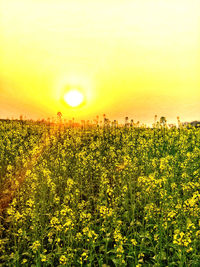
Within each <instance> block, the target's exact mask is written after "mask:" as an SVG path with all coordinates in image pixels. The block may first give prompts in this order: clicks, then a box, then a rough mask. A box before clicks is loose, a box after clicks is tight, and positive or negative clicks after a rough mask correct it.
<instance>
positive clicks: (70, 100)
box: [64, 89, 84, 107]
mask: <svg viewBox="0 0 200 267" xmlns="http://www.w3.org/2000/svg"><path fill="white" fill-rule="evenodd" d="M83 99H84V97H83V94H82V93H81V92H80V91H78V90H76V89H73V90H70V91H69V92H67V93H66V94H65V95H64V100H65V102H66V103H67V104H68V105H70V106H71V107H77V106H79V105H80V104H81V103H82V102H83Z"/></svg>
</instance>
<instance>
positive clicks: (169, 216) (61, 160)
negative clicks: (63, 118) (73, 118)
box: [0, 122, 200, 267]
mask: <svg viewBox="0 0 200 267" xmlns="http://www.w3.org/2000/svg"><path fill="white" fill-rule="evenodd" d="M41 146H43V149H42V150H41V149H40V148H41ZM35 151H39V152H40V154H39V156H37V160H35V161H34V164H27V162H29V161H31V160H33V158H34V155H35ZM0 160H1V161H0V185H2V188H3V184H4V183H6V181H7V180H12V181H13V182H15V183H18V174H19V172H20V170H21V169H24V170H25V179H24V181H23V183H21V184H20V186H19V187H18V189H17V190H16V192H15V196H14V198H13V199H12V202H11V203H10V205H9V206H8V208H7V209H6V210H4V211H3V213H2V215H1V221H0V227H1V228H0V229H1V230H0V253H1V255H0V264H2V266H104V267H105V266H137V267H139V266H141V267H142V266H200V254H199V251H200V189H199V188H200V164H199V163H200V129H198V128H180V129H178V128H171V129H168V128H165V127H161V126H158V127H156V128H144V127H125V126H124V127H119V128H117V127H101V128H100V127H88V128H85V129H82V128H72V127H71V128H69V127H66V126H64V125H61V126H59V125H50V124H39V123H33V122H32V123H31V122H29V123H28V122H26V123H25V122H1V123H0ZM16 170H18V171H16Z"/></svg>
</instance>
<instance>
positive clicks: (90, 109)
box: [0, 0, 200, 123]
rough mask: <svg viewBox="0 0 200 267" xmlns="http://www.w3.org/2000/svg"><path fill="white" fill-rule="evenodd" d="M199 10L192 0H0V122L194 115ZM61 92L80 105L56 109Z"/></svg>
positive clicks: (199, 86) (199, 78)
mask: <svg viewBox="0 0 200 267" xmlns="http://www.w3.org/2000/svg"><path fill="white" fill-rule="evenodd" d="M199 10H200V1H199V0H101V1H100V0H99V1H97V0H84V1H83V0H6V1H3V0H1V1H0V117H7V116H9V117H11V116H13V117H19V115H20V114H24V115H26V116H27V117H31V118H41V117H52V116H55V114H56V113H57V111H61V112H62V113H63V115H64V116H65V117H66V118H72V117H75V118H77V119H81V118H82V119H87V118H88V119H92V118H94V117H95V116H96V115H100V116H101V115H102V114H103V113H105V114H107V116H108V117H109V118H110V119H121V118H124V117H125V116H129V118H130V119H131V118H133V119H135V120H140V121H142V122H145V123H146V122H153V118H154V115H155V114H157V115H158V116H162V115H164V116H166V117H167V118H168V120H169V121H175V120H176V116H177V115H179V116H180V117H181V119H182V120H193V119H200V104H199V103H200V75H199V70H200V55H199V52H200V38H199V33H200V12H199ZM70 86H72V87H77V88H81V90H82V91H83V92H84V94H85V97H86V103H85V105H83V106H81V107H80V108H76V109H75V108H73V109H72V108H69V107H67V105H66V106H65V105H63V102H62V101H61V99H60V98H61V95H63V91H64V90H65V88H69V87H70Z"/></svg>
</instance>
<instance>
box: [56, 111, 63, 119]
mask: <svg viewBox="0 0 200 267" xmlns="http://www.w3.org/2000/svg"><path fill="white" fill-rule="evenodd" d="M57 116H58V118H59V119H60V120H61V118H62V113H61V112H60V111H59V112H58V113H57Z"/></svg>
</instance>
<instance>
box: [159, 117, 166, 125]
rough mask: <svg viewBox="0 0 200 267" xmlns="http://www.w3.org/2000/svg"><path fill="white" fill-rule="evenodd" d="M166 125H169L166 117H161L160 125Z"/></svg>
mask: <svg viewBox="0 0 200 267" xmlns="http://www.w3.org/2000/svg"><path fill="white" fill-rule="evenodd" d="M166 123H167V120H166V117H164V116H162V117H160V125H161V126H165V125H166Z"/></svg>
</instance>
